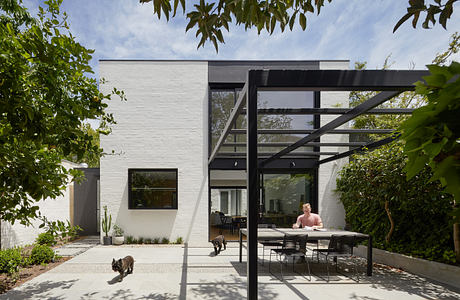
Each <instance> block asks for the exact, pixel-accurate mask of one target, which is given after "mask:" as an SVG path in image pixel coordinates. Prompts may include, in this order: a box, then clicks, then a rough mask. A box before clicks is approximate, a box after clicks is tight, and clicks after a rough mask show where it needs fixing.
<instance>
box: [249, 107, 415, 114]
mask: <svg viewBox="0 0 460 300" xmlns="http://www.w3.org/2000/svg"><path fill="white" fill-rule="evenodd" d="M350 110H351V108H259V109H258V112H257V113H258V114H259V115H342V114H346V113H348V112H349V111H350ZM413 111H414V109H413V108H375V109H370V110H368V111H367V112H366V113H365V115H368V114H369V115H391V114H398V115H402V114H406V115H407V114H411V113H412V112H413ZM241 114H243V115H244V114H246V109H243V110H242V111H241Z"/></svg>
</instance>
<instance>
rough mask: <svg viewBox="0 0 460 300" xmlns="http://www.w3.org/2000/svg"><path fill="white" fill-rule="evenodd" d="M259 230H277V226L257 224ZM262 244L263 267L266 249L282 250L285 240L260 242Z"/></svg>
mask: <svg viewBox="0 0 460 300" xmlns="http://www.w3.org/2000/svg"><path fill="white" fill-rule="evenodd" d="M257 227H258V228H276V225H275V224H257ZM258 242H259V243H260V244H262V265H264V263H265V248H268V249H273V248H280V247H282V246H283V240H282V239H280V240H259V241H258Z"/></svg>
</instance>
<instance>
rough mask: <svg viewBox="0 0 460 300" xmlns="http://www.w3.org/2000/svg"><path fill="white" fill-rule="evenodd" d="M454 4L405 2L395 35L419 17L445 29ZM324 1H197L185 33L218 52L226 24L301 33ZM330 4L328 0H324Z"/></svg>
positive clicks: (157, 8)
mask: <svg viewBox="0 0 460 300" xmlns="http://www.w3.org/2000/svg"><path fill="white" fill-rule="evenodd" d="M457 1H458V0H444V1H443V0H409V1H408V2H409V6H408V8H407V13H406V14H405V15H404V16H403V17H402V18H401V19H400V20H399V21H398V22H397V24H396V25H395V27H394V30H393V32H394V31H396V30H397V29H398V28H399V27H400V26H401V25H402V24H403V23H404V22H406V21H407V20H409V19H410V18H412V26H413V27H414V28H416V26H417V23H418V20H419V18H420V16H421V15H425V20H424V22H423V23H422V27H423V28H425V29H427V28H430V23H431V24H432V25H433V26H434V25H435V24H436V18H435V17H436V16H439V17H438V21H439V23H440V24H441V25H442V26H443V27H444V28H446V26H447V20H448V19H449V18H450V16H451V15H452V13H453V10H454V4H455V3H456V2H457ZM139 2H140V3H148V2H153V13H154V14H156V15H157V16H158V18H159V19H160V18H161V15H162V14H163V15H164V16H165V18H166V20H168V21H169V18H170V16H171V15H172V17H175V16H176V13H177V9H178V7H179V3H180V5H181V7H182V12H183V13H184V14H185V13H186V2H185V0H174V1H173V0H139ZM325 2H326V1H325V0H295V1H293V0H290V1H284V0H273V1H258V0H250V1H248V0H232V1H229V0H218V1H217V0H200V2H199V4H194V5H193V8H191V9H190V10H187V13H186V17H187V20H188V24H187V27H186V29H185V30H186V31H188V30H190V29H192V28H194V27H196V28H197V30H196V36H197V37H200V42H199V43H198V48H199V47H200V46H204V44H205V43H206V41H210V42H212V43H213V44H214V47H215V48H216V51H218V43H224V36H223V33H222V30H223V29H226V30H227V31H229V26H228V24H229V23H232V22H235V24H236V25H244V28H245V29H246V30H247V29H251V28H257V31H258V33H259V34H260V32H262V31H267V32H268V33H270V34H272V33H273V32H274V30H275V28H276V25H278V26H279V27H280V29H281V31H283V32H284V30H285V29H286V28H289V29H290V30H292V29H293V28H294V26H295V24H296V23H298V25H299V26H300V27H301V28H302V30H305V29H306V28H307V16H308V14H313V13H315V12H316V13H317V14H319V13H320V11H321V8H322V7H323V6H325ZM327 2H329V3H330V2H332V0H327Z"/></svg>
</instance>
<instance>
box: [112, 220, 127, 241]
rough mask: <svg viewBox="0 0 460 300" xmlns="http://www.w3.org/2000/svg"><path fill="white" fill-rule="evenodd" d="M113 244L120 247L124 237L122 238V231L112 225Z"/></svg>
mask: <svg viewBox="0 0 460 300" xmlns="http://www.w3.org/2000/svg"><path fill="white" fill-rule="evenodd" d="M112 233H113V239H112V241H113V244H114V245H122V244H123V243H124V242H125V237H124V236H123V233H124V231H123V229H121V227H120V226H118V225H117V224H115V225H113V231H112Z"/></svg>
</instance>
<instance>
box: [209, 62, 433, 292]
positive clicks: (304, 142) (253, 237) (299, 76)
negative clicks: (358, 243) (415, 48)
mask: <svg viewBox="0 0 460 300" xmlns="http://www.w3.org/2000/svg"><path fill="white" fill-rule="evenodd" d="M428 74H429V73H428V71H413V70H411V71H409V70H403V71H400V70H397V71H396V70H359V71H358V70H353V71H348V70H250V71H248V74H247V80H246V83H245V85H244V87H243V89H242V91H241V92H240V94H239V97H238V100H237V102H236V104H235V106H234V107H233V110H232V112H231V114H230V117H229V119H228V121H227V123H226V126H225V128H224V130H223V133H222V135H221V136H220V138H219V140H218V142H217V144H216V146H215V148H214V149H213V151H212V153H211V155H210V157H209V165H210V166H211V164H216V163H217V160H216V158H227V159H231V161H232V162H233V161H234V163H235V165H236V164H238V163H240V162H241V163H243V162H244V161H245V162H246V171H247V197H248V201H247V205H248V208H247V212H248V214H247V233H248V234H247V245H248V246H247V290H248V292H247V293H248V299H251V300H252V299H257V227H258V226H257V223H258V216H259V211H258V209H259V185H260V183H259V180H260V177H259V174H260V171H261V170H263V169H265V168H289V167H290V168H292V167H294V166H295V167H296V168H307V167H309V168H311V167H318V166H319V165H320V164H323V163H327V162H330V161H333V160H336V159H340V158H343V157H347V156H349V155H351V154H353V153H356V152H359V151H363V150H364V149H374V148H377V147H379V146H381V145H384V144H387V143H389V142H391V141H393V140H395V139H397V138H398V134H397V133H393V135H392V136H390V137H388V138H385V139H382V140H380V141H377V142H372V143H368V144H365V143H358V142H348V143H321V142H319V138H320V137H321V136H322V135H324V134H353V133H391V132H393V130H391V129H390V130H388V129H383V130H365V129H336V128H337V127H339V126H341V125H343V124H345V123H347V122H348V121H351V120H353V119H354V118H356V117H357V116H359V115H362V114H410V113H411V112H412V109H407V108H395V109H375V107H376V106H378V105H380V104H382V103H384V102H385V101H387V100H389V99H391V98H393V97H395V96H397V95H398V94H400V93H401V92H403V91H409V90H413V88H414V83H415V82H416V81H419V80H422V76H426V75H428ZM259 90H274V91H280V90H302V91H316V92H320V91H379V92H380V93H378V94H377V95H375V96H374V97H372V98H370V99H368V100H367V101H365V102H364V103H362V104H360V105H358V106H356V107H354V108H318V107H317V108H300V109H299V108H296V109H289V108H286V109H258V107H257V91H259ZM245 105H246V108H244V106H245ZM241 114H246V119H247V128H246V129H234V128H233V126H234V124H235V122H236V119H237V118H238V116H239V115H241ZM258 114H292V115H295V114H297V115H299V114H301V115H327V114H333V115H338V117H337V118H335V119H334V120H332V121H330V122H329V123H327V124H325V125H324V126H322V127H319V128H316V129H313V130H288V129H261V130H258V128H257V115H258ZM264 133H270V134H305V137H303V138H302V139H300V140H298V141H297V142H295V143H292V144H290V143H258V142H257V137H258V134H264ZM229 134H246V143H236V142H235V143H226V142H225V140H226V138H227V136H228V135H229ZM222 146H246V153H242V154H241V153H240V154H239V153H234V152H231V153H219V150H220V149H221V147H222ZM303 146H312V147H314V148H313V149H314V151H310V152H295V153H292V151H294V150H296V149H298V148H299V147H303ZM330 146H338V147H342V146H343V147H350V148H353V149H351V150H349V151H346V152H343V153H336V152H325V151H324V152H323V151H321V148H322V147H330ZM258 147H285V148H284V149H283V150H281V151H279V152H278V153H258ZM242 155H243V156H242ZM321 155H330V157H328V158H326V159H322V160H319V159H318V158H319V157H320V156H321ZM302 158H316V160H313V161H314V163H313V165H312V163H311V160H308V161H310V162H308V163H306V162H305V161H307V160H305V159H302ZM296 159H297V160H296ZM296 162H298V163H296ZM370 273H371V270H368V274H370Z"/></svg>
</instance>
